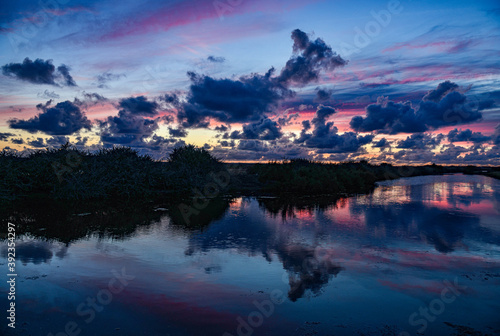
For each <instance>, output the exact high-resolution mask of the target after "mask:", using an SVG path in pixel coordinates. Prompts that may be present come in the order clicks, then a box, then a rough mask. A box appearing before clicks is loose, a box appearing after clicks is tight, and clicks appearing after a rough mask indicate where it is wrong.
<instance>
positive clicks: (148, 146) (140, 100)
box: [98, 96, 187, 157]
mask: <svg viewBox="0 0 500 336" xmlns="http://www.w3.org/2000/svg"><path fill="white" fill-rule="evenodd" d="M117 107H118V108H119V109H120V110H119V111H118V115H117V116H110V117H108V118H106V119H105V120H102V121H99V122H98V125H99V136H100V139H101V142H102V143H103V145H104V146H106V147H109V146H112V145H124V146H130V147H133V148H135V149H137V150H139V151H140V152H141V153H143V154H151V155H153V156H155V157H156V156H158V153H160V152H161V153H164V152H166V151H169V150H171V149H173V148H174V147H176V146H181V145H183V144H185V142H184V141H183V140H179V139H176V138H172V137H171V138H165V137H162V136H159V135H157V134H155V131H156V130H158V128H159V124H160V123H161V122H166V121H167V122H168V118H165V117H160V116H159V108H160V106H159V104H158V103H157V102H155V101H149V100H147V98H146V97H144V96H139V97H130V98H125V99H122V100H120V101H119V103H118V105H117ZM169 133H170V135H171V136H174V137H182V136H185V135H187V134H186V131H185V130H183V129H173V128H169Z"/></svg>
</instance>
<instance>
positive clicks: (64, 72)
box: [57, 64, 77, 86]
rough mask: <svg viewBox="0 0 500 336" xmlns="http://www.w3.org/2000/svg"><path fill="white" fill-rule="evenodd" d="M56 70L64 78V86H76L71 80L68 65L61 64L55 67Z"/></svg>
mask: <svg viewBox="0 0 500 336" xmlns="http://www.w3.org/2000/svg"><path fill="white" fill-rule="evenodd" d="M57 71H59V73H60V74H61V76H62V77H63V79H64V84H65V85H66V86H77V85H76V83H75V81H74V80H73V77H71V75H70V74H69V67H68V66H66V65H64V64H62V65H60V66H58V67H57Z"/></svg>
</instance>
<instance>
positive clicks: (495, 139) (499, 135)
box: [491, 124, 500, 145]
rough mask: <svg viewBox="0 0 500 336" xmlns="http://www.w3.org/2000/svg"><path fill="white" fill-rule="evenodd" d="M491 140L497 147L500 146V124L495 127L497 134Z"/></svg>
mask: <svg viewBox="0 0 500 336" xmlns="http://www.w3.org/2000/svg"><path fill="white" fill-rule="evenodd" d="M491 139H492V141H493V143H494V144H495V145H500V124H498V125H497V127H495V133H493V135H492V136H491Z"/></svg>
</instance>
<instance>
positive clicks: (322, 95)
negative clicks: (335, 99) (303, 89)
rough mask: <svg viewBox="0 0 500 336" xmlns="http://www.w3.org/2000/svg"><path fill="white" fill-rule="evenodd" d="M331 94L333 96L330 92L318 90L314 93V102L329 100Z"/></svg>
mask: <svg viewBox="0 0 500 336" xmlns="http://www.w3.org/2000/svg"><path fill="white" fill-rule="evenodd" d="M332 94H333V91H332V90H325V89H319V90H318V91H317V92H316V100H317V101H325V100H328V99H330V97H331V96H332Z"/></svg>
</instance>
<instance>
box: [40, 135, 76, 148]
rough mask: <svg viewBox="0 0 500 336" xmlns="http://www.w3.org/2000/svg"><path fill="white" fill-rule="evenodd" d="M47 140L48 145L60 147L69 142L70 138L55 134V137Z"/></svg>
mask: <svg viewBox="0 0 500 336" xmlns="http://www.w3.org/2000/svg"><path fill="white" fill-rule="evenodd" d="M46 142H47V145H48V146H50V147H59V146H61V145H64V144H66V143H69V142H70V140H69V138H68V137H66V136H55V137H52V138H49V139H47V141H46Z"/></svg>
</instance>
